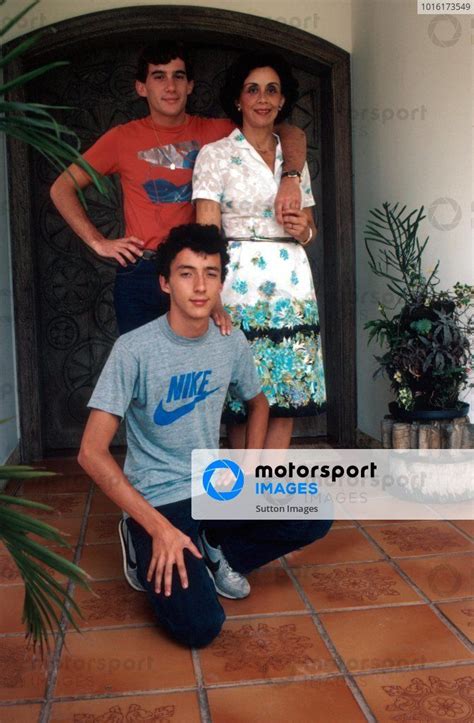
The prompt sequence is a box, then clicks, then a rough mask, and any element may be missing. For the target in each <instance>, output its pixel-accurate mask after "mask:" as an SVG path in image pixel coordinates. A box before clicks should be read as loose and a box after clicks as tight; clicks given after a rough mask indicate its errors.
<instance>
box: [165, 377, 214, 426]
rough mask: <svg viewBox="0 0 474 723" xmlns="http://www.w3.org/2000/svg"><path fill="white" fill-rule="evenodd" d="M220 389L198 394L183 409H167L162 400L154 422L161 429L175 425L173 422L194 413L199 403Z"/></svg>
mask: <svg viewBox="0 0 474 723" xmlns="http://www.w3.org/2000/svg"><path fill="white" fill-rule="evenodd" d="M218 389H220V387H216V388H215V389H211V390H210V391H209V392H203V393H202V394H198V395H197V396H196V397H194V399H193V400H192V401H191V402H187V403H186V404H183V405H182V406H181V407H177V408H176V409H165V408H164V407H163V400H161V401H160V403H159V404H158V406H157V408H156V409H155V413H154V415H153V421H154V422H155V424H158V426H160V427H166V426H168V424H173V422H176V420H177V419H181V417H184V416H185V415H186V414H189V412H192V411H193V409H194V407H195V406H196V404H198V402H202V401H203V400H204V399H206V398H207V397H209V396H210V395H211V394H214V392H217V390H218Z"/></svg>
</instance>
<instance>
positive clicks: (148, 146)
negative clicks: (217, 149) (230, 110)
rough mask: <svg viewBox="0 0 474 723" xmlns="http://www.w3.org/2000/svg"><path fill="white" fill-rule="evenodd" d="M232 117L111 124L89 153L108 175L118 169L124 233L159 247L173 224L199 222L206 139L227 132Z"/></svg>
mask: <svg viewBox="0 0 474 723" xmlns="http://www.w3.org/2000/svg"><path fill="white" fill-rule="evenodd" d="M234 128H235V125H234V124H233V123H232V121H229V120H226V119H217V118H200V117H199V116H190V115H186V120H185V122H184V123H183V124H182V125H180V126H175V127H173V128H168V127H165V126H159V125H156V124H155V126H154V127H153V124H152V121H151V118H150V116H148V117H147V118H142V119H140V120H136V121H131V122H130V123H125V124H123V125H119V126H116V127H115V128H112V129H111V130H110V131H107V133H104V135H103V136H101V137H100V138H99V140H98V141H97V142H96V143H94V145H93V146H92V147H91V148H89V150H88V151H86V153H84V158H85V159H86V160H87V161H88V162H89V163H90V164H91V166H92V167H93V168H94V169H95V170H97V171H98V172H99V173H102V174H103V175H108V174H111V173H118V174H119V176H120V182H121V184H122V191H123V199H124V201H123V203H124V216H125V233H126V235H127V236H136V237H137V238H139V239H142V240H143V241H145V244H146V247H147V248H151V249H153V248H156V246H157V245H158V244H159V243H160V242H161V241H163V239H164V238H166V236H167V235H168V233H169V231H170V229H171V228H173V227H174V226H179V225H180V224H182V223H192V221H194V207H193V205H192V203H191V182H192V175H193V167H194V163H195V160H196V156H197V154H198V152H199V150H200V148H201V147H202V146H204V145H205V144H206V143H212V142H213V141H218V140H220V139H221V138H225V136H228V135H229V134H230V133H231V132H232V131H233V130H234Z"/></svg>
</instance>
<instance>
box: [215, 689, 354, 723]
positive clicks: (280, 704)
mask: <svg viewBox="0 0 474 723" xmlns="http://www.w3.org/2000/svg"><path fill="white" fill-rule="evenodd" d="M208 698H209V705H210V708H211V715H212V721H213V723H257V721H271V723H288V722H289V721H295V723H296V721H297V723H342V721H345V722H347V723H349V722H350V723H359V721H360V722H362V721H365V720H366V718H365V716H364V715H363V714H362V711H361V710H360V708H359V706H358V704H357V703H356V701H355V700H354V698H353V696H352V693H351V691H350V690H349V688H348V687H347V685H346V684H345V682H344V680H343V679H342V678H335V679H331V680H311V681H305V682H302V683H300V682H297V683H274V684H272V685H252V686H238V687H236V688H224V689H221V690H219V689H214V690H210V691H209V692H208Z"/></svg>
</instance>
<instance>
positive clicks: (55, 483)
mask: <svg viewBox="0 0 474 723" xmlns="http://www.w3.org/2000/svg"><path fill="white" fill-rule="evenodd" d="M45 469H48V470H49V471H51V472H53V471H55V470H54V469H53V466H51V465H50V464H49V462H45ZM57 471H58V472H60V473H61V472H62V473H61V474H58V475H57V476H55V477H37V478H35V479H29V480H23V482H22V483H21V486H20V493H21V495H22V496H23V497H26V498H28V495H29V494H30V493H37V494H40V493H41V494H58V493H61V494H62V493H64V492H71V493H73V492H74V493H77V492H81V493H84V494H85V493H86V492H88V491H89V490H90V487H91V484H92V483H91V479H90V477H87V475H85V474H67V473H65V472H64V470H61V468H60V467H59V468H57Z"/></svg>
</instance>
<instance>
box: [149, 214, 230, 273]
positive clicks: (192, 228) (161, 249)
mask: <svg viewBox="0 0 474 723" xmlns="http://www.w3.org/2000/svg"><path fill="white" fill-rule="evenodd" d="M183 249H191V251H194V252H195V253H197V254H219V256H220V257H221V281H222V282H224V279H225V277H226V274H227V264H228V263H229V260H230V258H229V254H228V253H227V241H226V240H225V238H224V236H223V235H222V233H221V232H220V231H219V229H218V228H217V226H214V225H209V226H206V225H203V224H200V223H186V224H183V225H182V226H175V228H172V229H171V231H170V233H169V235H168V238H167V239H165V241H164V242H163V243H162V244H160V245H159V246H158V248H157V250H156V270H157V272H158V273H159V274H160V275H161V276H164V277H165V279H166V280H167V281H168V279H169V277H170V268H171V263H172V261H173V259H175V258H176V256H177V255H178V254H179V252H180V251H182V250H183Z"/></svg>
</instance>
